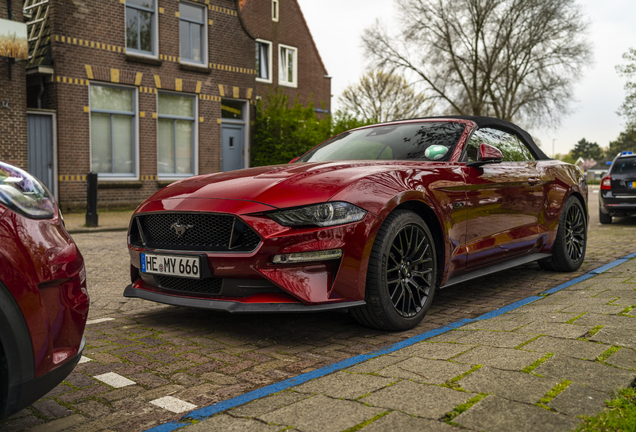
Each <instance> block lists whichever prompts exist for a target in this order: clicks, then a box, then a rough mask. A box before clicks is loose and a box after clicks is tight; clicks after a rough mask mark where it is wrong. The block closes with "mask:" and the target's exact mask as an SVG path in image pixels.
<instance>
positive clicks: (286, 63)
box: [278, 45, 298, 87]
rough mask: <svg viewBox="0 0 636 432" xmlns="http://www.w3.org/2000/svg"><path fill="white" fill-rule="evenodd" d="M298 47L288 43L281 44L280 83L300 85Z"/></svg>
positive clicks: (291, 85) (292, 85) (293, 85)
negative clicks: (298, 77)
mask: <svg viewBox="0 0 636 432" xmlns="http://www.w3.org/2000/svg"><path fill="white" fill-rule="evenodd" d="M297 57H298V49H296V48H294V47H290V46H286V45H280V52H279V60H280V61H279V65H278V68H279V69H278V83H279V84H280V85H284V86H288V87H296V86H297V85H298V81H297V76H296V75H297V74H298V60H297Z"/></svg>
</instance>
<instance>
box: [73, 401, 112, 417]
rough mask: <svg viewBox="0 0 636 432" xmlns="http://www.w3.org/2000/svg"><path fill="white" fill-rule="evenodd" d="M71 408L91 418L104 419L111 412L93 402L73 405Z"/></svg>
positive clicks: (106, 407)
mask: <svg viewBox="0 0 636 432" xmlns="http://www.w3.org/2000/svg"><path fill="white" fill-rule="evenodd" d="M73 408H75V409H77V410H79V411H81V412H82V413H84V414H86V415H88V416H89V417H93V418H97V417H105V416H107V415H108V414H110V413H111V412H112V410H111V409H110V407H108V406H107V405H105V404H103V403H99V402H97V401H94V400H89V401H86V402H82V403H78V404H75V405H73Z"/></svg>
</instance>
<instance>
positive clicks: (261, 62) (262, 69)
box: [256, 39, 272, 83]
mask: <svg viewBox="0 0 636 432" xmlns="http://www.w3.org/2000/svg"><path fill="white" fill-rule="evenodd" d="M256 80H257V81H262V82H268V83H271V82H272V43H271V42H268V41H264V40H260V39H257V40H256Z"/></svg>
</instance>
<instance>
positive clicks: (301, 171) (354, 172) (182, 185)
mask: <svg viewBox="0 0 636 432" xmlns="http://www.w3.org/2000/svg"><path fill="white" fill-rule="evenodd" d="M405 165H410V164H407V163H405V162H394V163H391V162H388V163H382V164H378V162H315V163H300V164H289V165H274V166H267V167H258V168H247V169H242V170H237V171H230V172H223V173H215V174H209V175H201V176H197V177H192V178H190V179H186V180H182V181H179V182H176V183H173V184H171V185H170V186H167V187H166V188H164V189H162V190H160V191H159V192H157V193H156V194H155V195H153V196H152V197H151V198H150V200H151V201H154V200H170V199H193V198H194V199H206V198H207V199H233V200H248V201H254V202H258V203H261V204H266V205H268V206H272V207H277V208H284V207H291V206H302V205H306V204H312V203H318V202H326V201H328V200H329V199H330V198H331V197H332V196H333V195H334V194H336V193H337V192H338V191H339V190H341V189H343V188H345V187H347V186H348V185H350V184H352V183H354V182H356V181H357V180H359V179H361V178H363V177H368V176H371V175H374V174H378V173H382V172H387V171H395V170H396V169H401V168H405ZM419 168H420V169H421V167H419Z"/></svg>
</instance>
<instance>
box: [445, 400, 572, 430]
mask: <svg viewBox="0 0 636 432" xmlns="http://www.w3.org/2000/svg"><path fill="white" fill-rule="evenodd" d="M453 421H454V422H455V423H458V424H460V425H462V426H464V427H466V428H469V429H474V430H488V431H489V432H511V431H524V432H545V431H567V430H571V429H573V428H575V427H576V426H577V425H578V424H579V422H580V420H578V419H575V418H572V417H568V416H565V415H562V414H557V413H553V412H550V411H548V410H545V409H543V408H539V407H536V406H534V405H528V404H524V403H519V402H514V401H511V400H507V399H502V398H499V397H496V396H492V395H491V396H488V397H486V398H485V399H482V400H481V401H479V402H478V403H477V404H475V405H473V406H472V407H471V408H470V409H469V410H468V411H465V412H464V413H462V414H460V415H459V416H457V417H455V419H454V420H453Z"/></svg>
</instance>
